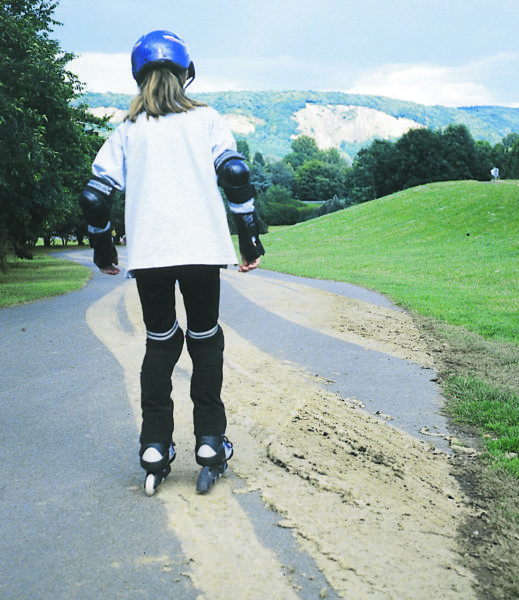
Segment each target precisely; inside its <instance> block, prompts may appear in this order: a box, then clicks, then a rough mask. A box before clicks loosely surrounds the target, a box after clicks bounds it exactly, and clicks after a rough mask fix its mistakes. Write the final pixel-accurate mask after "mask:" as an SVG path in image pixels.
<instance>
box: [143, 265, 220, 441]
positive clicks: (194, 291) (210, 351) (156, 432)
mask: <svg viewBox="0 0 519 600" xmlns="http://www.w3.org/2000/svg"><path fill="white" fill-rule="evenodd" d="M133 275H134V277H135V279H136V281H137V289H138V292H139V298H140V301H141V306H142V313H143V318H144V324H145V326H146V353H145V355H144V360H143V363H142V369H141V407H142V429H141V436H140V442H141V445H145V444H149V443H155V442H160V443H163V444H169V443H170V441H171V439H172V435H173V428H174V420H173V400H172V398H171V392H172V384H171V376H172V373H173V369H174V367H175V364H176V363H177V361H178V359H179V357H180V354H181V352H182V347H183V344H184V335H183V332H182V329H180V327H179V326H178V323H177V316H176V310H175V286H176V282H177V281H178V284H179V288H180V291H181V293H182V297H183V300H184V307H185V310H186V316H187V332H186V342H187V349H188V352H189V355H190V356H191V360H192V362H193V373H192V376H191V399H192V401H193V422H194V431H195V436H196V437H200V436H202V435H220V434H223V433H225V429H226V426H227V420H226V416H225V407H224V405H223V402H222V400H221V397H220V394H221V389H222V367H223V350H224V336H223V331H222V329H221V327H220V326H219V325H218V313H219V306H220V267H218V266H212V265H187V266H180V267H164V268H157V269H139V270H135V271H133Z"/></svg>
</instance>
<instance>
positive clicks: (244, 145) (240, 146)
mask: <svg viewBox="0 0 519 600" xmlns="http://www.w3.org/2000/svg"><path fill="white" fill-rule="evenodd" d="M236 149H237V150H238V152H240V154H243V157H244V158H245V160H246V161H247V162H250V148H249V144H248V142H247V140H237V141H236Z"/></svg>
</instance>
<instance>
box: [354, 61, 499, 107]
mask: <svg viewBox="0 0 519 600" xmlns="http://www.w3.org/2000/svg"><path fill="white" fill-rule="evenodd" d="M471 71H472V69H470V68H449V67H440V66H434V65H385V66H383V67H381V68H378V69H374V70H372V71H370V72H368V73H365V74H363V75H362V76H361V77H360V78H359V79H357V81H356V82H355V83H354V85H353V86H352V87H351V88H350V89H348V90H347V91H348V92H349V93H352V94H368V95H376V96H389V97H390V98H398V99H401V100H409V101H412V102H418V103H420V104H428V105H433V104H438V105H442V106H469V105H477V104H492V97H491V94H490V92H489V91H488V89H487V88H486V87H485V86H484V85H482V84H480V83H477V82H476V81H474V80H472V77H471Z"/></svg>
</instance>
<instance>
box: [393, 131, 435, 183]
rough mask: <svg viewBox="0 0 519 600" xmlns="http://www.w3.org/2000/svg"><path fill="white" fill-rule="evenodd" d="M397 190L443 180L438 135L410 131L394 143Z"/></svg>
mask: <svg viewBox="0 0 519 600" xmlns="http://www.w3.org/2000/svg"><path fill="white" fill-rule="evenodd" d="M395 150H396V152H397V157H396V160H397V164H398V171H397V173H396V177H397V182H398V187H399V189H406V188H410V187H414V186H417V185H423V184H424V183H430V182H431V181H442V180H443V179H444V177H443V175H442V170H441V164H440V161H439V157H440V144H439V138H438V134H437V133H436V132H434V131H431V130H430V129H425V128H423V129H410V130H409V131H408V132H407V133H405V134H404V135H403V136H402V137H401V138H400V139H399V140H398V141H397V142H396V143H395Z"/></svg>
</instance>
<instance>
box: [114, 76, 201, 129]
mask: <svg viewBox="0 0 519 600" xmlns="http://www.w3.org/2000/svg"><path fill="white" fill-rule="evenodd" d="M186 75H187V72H183V73H181V74H180V75H175V74H174V73H172V72H171V71H170V70H169V69H166V68H157V69H152V70H151V71H150V72H149V73H148V74H147V75H146V77H145V78H144V81H143V82H142V84H141V85H140V91H139V94H138V96H136V97H135V98H134V100H133V102H132V103H131V106H130V110H129V111H128V115H127V116H126V119H128V120H130V121H131V122H132V123H135V121H136V120H137V117H138V116H139V115H140V114H141V113H143V112H145V113H146V114H147V115H148V118H149V117H154V118H158V117H160V116H161V115H167V114H169V113H180V112H187V111H188V110H193V109H195V108H197V107H198V106H207V105H206V104H204V103H203V102H198V101H197V100H192V99H191V98H188V96H186V93H185V91H184V83H185V81H186ZM126 119H125V120H126Z"/></svg>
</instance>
